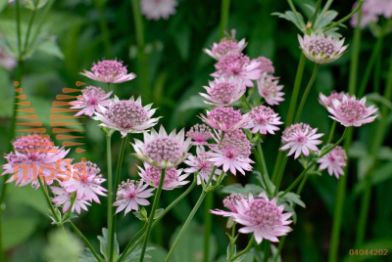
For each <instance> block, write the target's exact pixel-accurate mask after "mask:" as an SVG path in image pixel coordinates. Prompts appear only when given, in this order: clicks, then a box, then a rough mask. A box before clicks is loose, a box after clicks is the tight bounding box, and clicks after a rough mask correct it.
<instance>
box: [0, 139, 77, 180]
mask: <svg viewBox="0 0 392 262" xmlns="http://www.w3.org/2000/svg"><path fill="white" fill-rule="evenodd" d="M13 147H14V152H11V153H9V154H8V155H6V157H5V158H6V160H7V163H6V164H4V165H3V170H4V171H3V173H2V174H1V175H2V176H3V175H6V174H11V177H10V178H9V179H8V181H7V182H15V184H16V185H18V186H25V185H27V184H32V185H33V186H37V187H38V185H39V181H38V179H39V178H41V179H43V180H44V182H45V183H47V184H51V183H52V182H53V181H54V180H59V179H60V180H61V179H64V177H67V176H69V172H68V167H69V164H70V160H66V159H64V158H65V156H66V155H67V154H68V152H69V150H64V149H63V148H59V147H56V146H55V145H54V144H53V142H52V141H51V140H50V138H49V137H48V136H46V135H38V134H34V135H26V136H21V137H19V138H17V139H16V140H15V141H14V142H13Z"/></svg>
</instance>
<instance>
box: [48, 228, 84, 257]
mask: <svg viewBox="0 0 392 262" xmlns="http://www.w3.org/2000/svg"><path fill="white" fill-rule="evenodd" d="M82 252H83V244H82V243H81V242H80V240H79V239H78V238H77V237H76V236H74V235H73V234H71V233H70V232H68V231H67V230H65V229H56V230H54V231H52V232H51V233H50V234H49V244H48V245H47V246H46V247H45V249H44V256H45V258H46V260H47V261H50V262H72V261H75V262H76V261H79V258H80V257H81V256H82ZM83 261H84V260H83Z"/></svg>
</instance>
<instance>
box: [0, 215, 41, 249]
mask: <svg viewBox="0 0 392 262" xmlns="http://www.w3.org/2000/svg"><path fill="white" fill-rule="evenodd" d="M2 223H3V225H2V229H3V231H2V232H1V233H2V239H3V245H4V246H3V248H4V249H9V248H11V247H14V246H16V245H18V244H20V243H21V242H23V241H25V240H26V239H27V238H28V237H29V236H30V235H31V234H32V233H33V232H34V231H35V228H36V226H37V224H38V219H36V218H34V217H7V218H4V219H3V222H2Z"/></svg>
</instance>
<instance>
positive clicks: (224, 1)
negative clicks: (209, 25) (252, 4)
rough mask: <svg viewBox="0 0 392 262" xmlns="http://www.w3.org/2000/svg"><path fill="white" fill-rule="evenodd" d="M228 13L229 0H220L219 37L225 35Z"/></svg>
mask: <svg viewBox="0 0 392 262" xmlns="http://www.w3.org/2000/svg"><path fill="white" fill-rule="evenodd" d="M229 13H230V0H222V5H221V18H220V24H219V37H220V38H223V37H224V36H225V31H226V29H227V24H228V23H229Z"/></svg>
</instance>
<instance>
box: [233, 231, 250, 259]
mask: <svg viewBox="0 0 392 262" xmlns="http://www.w3.org/2000/svg"><path fill="white" fill-rule="evenodd" d="M253 243H254V239H253V237H252V238H251V239H249V242H248V244H247V245H246V247H245V248H244V249H243V250H241V251H240V252H238V253H237V255H235V256H234V257H233V260H232V261H236V259H238V258H240V257H241V256H243V255H244V254H246V253H248V251H249V250H250V249H251V248H252V246H253Z"/></svg>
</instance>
